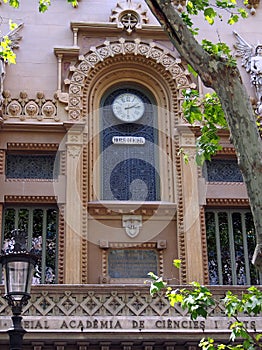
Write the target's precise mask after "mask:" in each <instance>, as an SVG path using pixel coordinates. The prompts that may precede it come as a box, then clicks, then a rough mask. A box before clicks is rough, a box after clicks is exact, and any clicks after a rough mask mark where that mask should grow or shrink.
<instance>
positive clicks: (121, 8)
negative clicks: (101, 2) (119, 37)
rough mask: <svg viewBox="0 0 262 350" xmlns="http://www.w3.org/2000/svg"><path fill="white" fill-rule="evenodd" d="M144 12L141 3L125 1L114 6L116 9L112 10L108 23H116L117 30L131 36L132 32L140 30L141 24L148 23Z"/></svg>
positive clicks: (130, 0)
mask: <svg viewBox="0 0 262 350" xmlns="http://www.w3.org/2000/svg"><path fill="white" fill-rule="evenodd" d="M146 12H147V11H146V9H144V8H143V7H142V4H141V3H139V2H133V1H132V0H126V1H123V2H118V3H117V4H116V7H115V8H114V9H113V10H112V15H111V17H110V21H111V22H115V23H117V27H118V28H122V29H124V30H126V32H127V33H128V34H131V33H132V32H133V30H135V29H141V28H142V24H143V23H147V22H148V18H147V16H146Z"/></svg>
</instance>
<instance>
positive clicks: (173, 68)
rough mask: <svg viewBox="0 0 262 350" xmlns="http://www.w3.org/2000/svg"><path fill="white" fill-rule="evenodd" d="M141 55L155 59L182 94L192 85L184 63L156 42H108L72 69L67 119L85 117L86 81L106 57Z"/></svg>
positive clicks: (121, 40) (88, 54)
mask: <svg viewBox="0 0 262 350" xmlns="http://www.w3.org/2000/svg"><path fill="white" fill-rule="evenodd" d="M130 54H131V55H135V56H137V55H140V56H144V57H146V58H148V59H152V60H154V61H155V62H156V63H158V64H160V65H161V66H162V67H164V69H165V70H166V71H168V72H169V73H170V74H171V75H172V78H173V79H174V80H175V82H176V85H177V89H178V91H179V92H180V93H179V95H181V91H182V90H183V89H185V88H187V87H189V86H190V82H189V79H188V75H189V73H188V72H186V71H185V69H184V67H183V66H182V64H181V60H180V59H178V58H175V57H174V56H172V54H171V53H170V52H169V50H167V49H163V48H161V47H159V46H158V45H156V44H155V43H153V42H151V43H145V42H141V40H140V39H135V40H128V41H127V40H125V39H123V38H120V39H119V41H116V42H112V43H111V42H110V41H105V42H104V44H103V45H101V46H98V47H93V48H91V50H90V52H88V53H87V54H86V55H84V56H83V55H81V56H79V61H80V63H78V64H77V65H76V66H71V67H70V70H71V71H72V76H71V79H67V80H66V81H65V83H66V84H68V85H69V102H68V116H69V119H70V120H74V121H77V120H80V119H81V118H82V116H83V115H82V110H83V105H82V92H83V89H84V87H85V83H86V79H87V78H88V76H89V74H90V72H91V71H92V69H93V68H94V67H95V66H96V65H97V64H98V63H100V62H103V61H104V60H106V59H107V58H110V57H115V56H117V55H121V56H124V55H130Z"/></svg>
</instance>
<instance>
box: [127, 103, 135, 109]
mask: <svg viewBox="0 0 262 350" xmlns="http://www.w3.org/2000/svg"><path fill="white" fill-rule="evenodd" d="M133 107H137V104H134V105H132V106H128V107H125V109H130V108H133Z"/></svg>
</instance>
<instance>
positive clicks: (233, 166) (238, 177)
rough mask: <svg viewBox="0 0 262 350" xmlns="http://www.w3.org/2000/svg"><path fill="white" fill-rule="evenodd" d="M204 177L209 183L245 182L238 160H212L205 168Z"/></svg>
mask: <svg viewBox="0 0 262 350" xmlns="http://www.w3.org/2000/svg"><path fill="white" fill-rule="evenodd" d="M203 172H204V177H205V178H206V180H207V181H209V182H243V178H242V174H241V172H240V169H239V167H238V164H237V160H236V159H216V158H214V159H212V160H211V161H207V162H206V163H205V165H204V167H203Z"/></svg>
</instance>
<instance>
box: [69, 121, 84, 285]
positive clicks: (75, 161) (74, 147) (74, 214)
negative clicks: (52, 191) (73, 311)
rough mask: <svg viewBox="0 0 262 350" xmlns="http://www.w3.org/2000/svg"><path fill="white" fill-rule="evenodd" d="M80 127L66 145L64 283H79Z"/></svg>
mask: <svg viewBox="0 0 262 350" xmlns="http://www.w3.org/2000/svg"><path fill="white" fill-rule="evenodd" d="M82 146H83V135H82V128H80V127H79V128H77V127H72V128H71V129H70V130H68V133H67V142H66V150H67V155H66V179H67V181H66V205H65V281H64V282H65V283H68V284H69V283H71V284H76V283H81V275H82V274H81V272H82V200H81V187H82V181H81V168H82V167H81V159H82Z"/></svg>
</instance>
